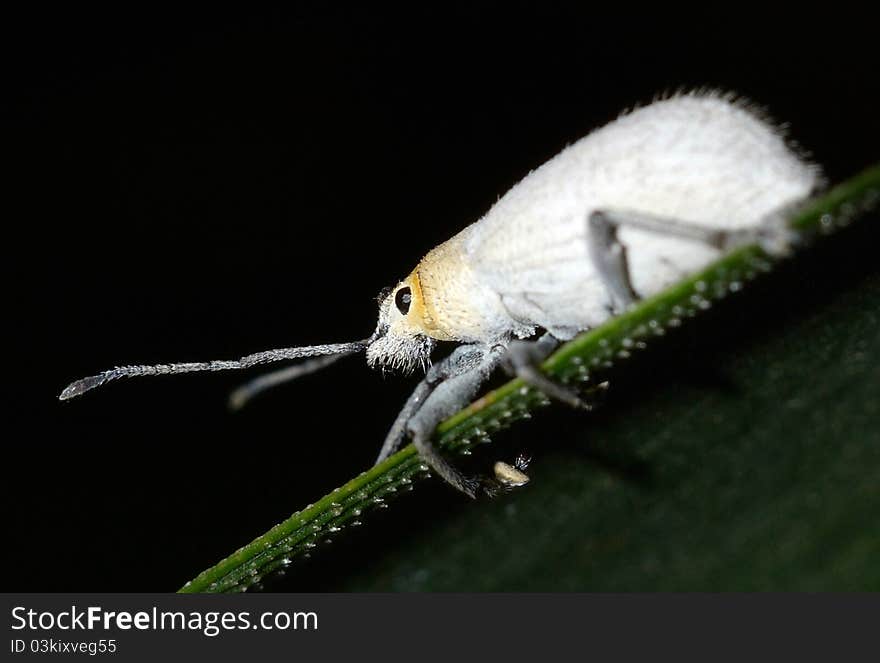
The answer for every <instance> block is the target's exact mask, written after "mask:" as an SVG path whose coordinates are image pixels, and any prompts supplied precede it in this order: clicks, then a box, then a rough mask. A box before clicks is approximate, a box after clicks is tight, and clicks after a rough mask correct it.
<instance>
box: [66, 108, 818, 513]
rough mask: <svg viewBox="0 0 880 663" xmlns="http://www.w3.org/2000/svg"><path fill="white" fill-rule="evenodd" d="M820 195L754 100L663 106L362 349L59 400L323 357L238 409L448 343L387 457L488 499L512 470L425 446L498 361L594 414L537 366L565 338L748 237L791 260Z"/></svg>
mask: <svg viewBox="0 0 880 663" xmlns="http://www.w3.org/2000/svg"><path fill="white" fill-rule="evenodd" d="M821 184H822V176H821V173H820V170H819V168H818V167H817V166H815V165H811V164H809V163H808V162H806V161H805V160H804V159H802V158H801V157H800V156H799V155H798V154H797V153H796V151H794V150H793V149H791V148H790V146H789V145H788V144H787V143H786V141H785V138H784V136H783V135H782V132H781V131H780V130H779V129H778V128H777V127H776V126H775V125H773V124H772V123H770V122H768V121H766V120H765V119H763V118H762V117H761V116H760V115H759V114H757V113H755V112H754V111H752V110H750V109H749V107H748V106H746V105H745V104H743V103H739V102H735V101H733V100H732V99H731V98H729V97H726V96H723V95H719V94H716V93H692V94H685V95H678V96H674V97H671V98H668V99H663V100H660V101H656V102H654V103H652V104H650V105H648V106H645V107H642V108H639V109H637V110H635V111H632V112H630V113H627V114H625V115H622V116H621V117H619V118H618V119H616V120H614V121H613V122H611V123H610V124H608V125H606V126H605V127H603V128H601V129H598V130H597V131H594V132H593V133H591V134H589V135H588V136H587V137H585V138H583V139H581V140H580V141H578V142H577V143H575V144H573V145H571V146H570V147H568V148H566V149H565V150H563V151H562V152H561V153H560V154H558V155H557V156H556V157H554V158H553V159H551V160H550V161H548V162H547V163H545V164H544V165H542V166H541V167H540V168H538V169H536V170H535V171H533V172H532V173H530V174H529V175H527V176H526V177H525V178H524V179H523V180H522V181H521V182H519V183H518V184H517V185H516V186H514V187H513V188H512V189H511V190H510V191H508V192H507V193H506V194H505V195H504V196H503V197H502V198H501V199H500V200H499V201H498V202H497V203H496V204H495V205H494V206H493V207H492V209H490V210H489V212H488V213H487V214H486V215H485V216H483V218H481V219H480V220H479V221H477V222H476V223H474V224H472V225H470V226H468V227H467V228H465V229H464V230H462V231H461V232H460V233H458V234H457V235H455V236H454V237H452V238H451V239H450V240H448V241H447V242H444V243H443V244H441V245H439V246H438V247H436V248H435V249H433V250H432V251H430V252H429V253H428V254H427V255H425V257H424V258H422V260H421V261H420V262H419V263H418V265H417V266H416V268H415V269H414V270H413V271H412V272H411V273H410V274H409V276H407V277H406V278H405V279H404V280H403V281H401V282H400V283H398V284H397V285H396V286H395V287H394V288H391V289H389V291H388V292H386V293H383V295H381V296H380V303H379V322H378V325H377V327H376V331H375V332H374V333H373V335H372V336H371V337H370V338H368V339H365V340H363V341H355V342H353V343H339V344H334V345H321V346H311V347H299V348H283V349H280V350H270V351H267V352H260V353H256V354H253V355H248V356H247V357H242V358H241V359H239V360H234V361H210V362H195V363H185V364H162V365H157V366H125V367H121V368H115V369H111V370H109V371H104V372H103V373H100V374H98V375H94V376H91V377H88V378H83V379H82V380H78V381H76V382H74V383H72V384H71V385H69V386H68V387H67V388H66V389H65V390H64V391H63V392H62V393H61V398H62V399H65V400H66V399H69V398H73V397H75V396H79V395H80V394H82V393H84V392H85V391H88V390H90V389H93V388H94V387H97V386H100V385H102V384H104V383H106V382H108V381H110V380H115V379H117V378H120V377H127V376H137V375H159V374H168V373H185V372H192V371H206V370H208V371H213V370H227V369H242V368H248V367H250V366H253V365H256V364H263V363H269V362H275V361H281V360H287V359H298V358H304V357H318V358H317V359H312V360H310V361H309V362H305V363H304V364H300V365H298V366H294V367H292V368H287V369H284V370H283V371H281V372H279V373H275V374H271V375H269V376H266V377H263V378H258V379H257V380H255V381H252V382H251V383H249V384H248V385H245V387H244V388H243V389H241V390H238V391H236V392H235V394H234V395H233V402H234V403H235V404H236V406H240V405H241V404H242V403H244V402H245V401H246V400H247V399H249V398H251V397H252V396H253V395H254V394H256V393H258V392H259V391H261V390H263V389H265V388H267V387H268V386H272V385H275V384H278V383H280V382H282V381H284V380H288V379H292V378H294V377H297V376H300V375H304V374H306V373H309V372H312V371H314V370H317V369H319V368H322V367H324V366H327V365H329V364H330V363H332V362H333V361H335V359H336V358H338V357H340V356H343V355H347V354H353V353H355V352H361V351H366V356H367V361H368V363H369V364H370V365H373V366H380V367H382V368H383V369H392V370H402V371H407V370H411V369H413V368H415V367H416V366H420V365H421V366H425V367H428V365H429V361H430V355H431V352H432V350H433V349H434V347H435V345H436V344H437V342H438V341H453V342H457V343H459V344H460V346H459V347H458V348H457V349H455V350H454V351H453V352H452V353H451V354H450V355H449V356H448V357H446V358H444V359H442V360H441V361H439V362H437V363H436V364H434V365H433V366H431V367H430V368H429V369H428V370H427V374H426V376H425V378H424V379H423V380H422V381H421V382H420V383H419V385H418V386H417V387H416V389H415V391H414V392H413V394H412V395H411V396H410V398H409V399H408V400H407V402H406V403H405V404H404V406H403V409H402V410H401V411H400V413H399V414H398V416H397V419H396V420H395V422H394V424H393V425H392V427H391V430H390V431H389V433H388V436H387V437H386V440H385V443H384V445H383V446H382V451H381V452H380V454H379V459H378V460H379V461H381V460H383V459H384V458H386V457H387V456H388V455H390V454H391V453H393V452H394V451H395V450H396V449H397V448H398V447H399V446H400V445H401V444H402V443H403V442H404V441H405V440H406V439H412V440H413V443H414V444H415V446H416V448H417V449H418V451H419V453H420V454H421V456H422V458H423V459H424V460H425V461H426V462H427V463H428V464H429V465H430V466H431V467H432V469H433V470H434V471H436V472H437V474H438V475H440V476H441V477H442V478H444V479H445V480H446V481H448V482H449V483H450V484H451V485H453V486H455V487H456V488H458V489H459V490H461V491H463V492H465V493H466V494H468V495H470V496H471V497H474V496H476V494H477V493H478V491H479V490H480V489H481V488H482V489H484V490H485V491H486V492H488V493H493V492H495V491H496V490H497V489H498V486H499V484H510V483H511V482H510V481H508V480H507V479H508V478H509V476H512V475H511V474H510V473H509V472H507V473H506V474H505V472H506V468H505V467H501V474H500V475H499V476H497V477H496V479H494V480H486V479H483V480H479V479H477V478H474V477H466V476H465V475H463V474H462V473H461V472H459V471H458V469H457V468H455V467H454V466H453V465H452V464H451V463H450V462H449V461H448V460H446V459H445V458H443V457H442V456H441V455H440V454H439V453H438V452H437V450H436V449H435V448H434V447H433V445H432V443H431V437H432V435H433V433H434V430H435V428H436V426H437V424H438V423H439V422H440V421H442V420H443V419H444V418H446V417H448V416H449V415H451V414H453V413H454V412H455V411H457V410H458V409H459V408H461V407H462V406H463V405H465V404H466V403H467V402H468V401H469V400H470V399H471V398H472V397H473V396H474V395H475V394H476V393H477V391H478V389H479V388H480V386H481V385H482V384H483V382H484V381H485V380H486V379H487V378H488V377H489V375H490V374H491V373H492V371H493V370H494V369H495V368H496V367H497V366H499V364H502V363H506V364H508V365H509V366H510V367H511V368H512V369H513V371H514V372H515V373H516V374H517V375H518V376H520V377H521V378H522V379H523V380H525V381H526V382H527V383H529V384H530V385H532V386H533V387H535V388H537V389H539V390H541V391H543V392H544V393H546V394H547V395H548V396H551V397H554V398H557V399H559V400H561V401H563V402H566V403H569V404H572V405H576V406H583V405H585V404H584V403H582V402H581V401H580V399H579V398H578V396H577V395H576V394H574V393H573V392H570V391H569V390H568V389H566V388H565V387H562V386H561V385H558V384H556V383H554V382H553V381H551V380H549V379H548V378H547V377H546V376H544V375H543V374H542V373H541V372H540V370H539V369H538V368H537V366H538V363H539V362H540V360H541V359H543V358H544V357H546V356H547V354H548V353H549V352H551V351H552V350H553V348H554V347H556V345H558V343H559V342H560V341H564V340H567V339H570V338H572V337H573V336H574V335H575V334H577V333H578V332H581V331H584V330H587V329H590V328H592V327H595V326H597V325H599V324H601V323H602V322H604V321H605V320H606V319H608V318H609V317H611V316H612V315H615V314H616V313H617V312H619V311H620V310H621V309H623V308H625V307H626V306H628V305H630V304H632V303H633V302H635V301H636V300H637V299H638V298H639V297H645V296H649V295H653V294H655V293H657V292H658V291H660V290H662V289H663V288H665V287H666V286H668V285H670V284H671V283H673V282H674V281H676V280H678V279H680V278H682V277H683V276H685V275H688V274H690V273H693V272H694V271H696V270H698V269H700V268H702V267H704V266H706V265H707V264H708V263H709V262H710V261H712V260H714V259H715V258H717V257H718V255H719V251H723V250H725V249H726V248H728V247H730V246H734V245H736V242H738V241H748V242H758V241H760V242H762V244H764V245H765V247H767V248H768V249H774V250H780V251H784V250H785V249H786V244H787V241H788V240H789V239H790V238H789V236H788V234H787V233H788V231H787V230H786V229H785V227H784V224H782V223H780V221H783V220H784V216H785V214H786V213H788V212H790V211H791V209H792V208H793V207H794V206H795V205H797V204H798V203H800V202H802V201H803V200H805V199H806V198H807V197H808V196H809V195H810V194H811V193H813V191H814V190H815V189H816V188H817V187H819V186H820V185H821ZM538 328H543V329H545V330H546V333H545V334H544V335H542V336H541V337H540V338H539V339H537V340H534V341H524V340H519V339H526V338H529V337H531V336H533V335H534V334H535V332H536V331H537V329H538ZM523 476H525V475H523ZM525 480H527V477H526V479H525ZM519 482H520V483H522V482H523V480H522V477H520V478H519ZM513 483H517V482H516V481H514V482H513Z"/></svg>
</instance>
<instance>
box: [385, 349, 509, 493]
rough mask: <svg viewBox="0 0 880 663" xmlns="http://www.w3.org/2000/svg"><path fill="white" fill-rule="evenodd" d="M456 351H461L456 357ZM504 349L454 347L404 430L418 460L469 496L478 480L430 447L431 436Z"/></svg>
mask: <svg viewBox="0 0 880 663" xmlns="http://www.w3.org/2000/svg"><path fill="white" fill-rule="evenodd" d="M459 350H461V351H462V354H461V355H459V356H458V357H456V353H457V352H458V351H459ZM506 351H507V349H506V347H504V346H500V345H499V346H464V347H462V348H458V350H456V351H455V352H453V354H452V355H450V356H449V358H448V359H447V362H448V364H447V366H446V367H445V369H444V372H445V373H446V374H447V375H448V377H447V378H446V379H444V380H443V381H442V382H439V383H438V384H437V385H436V387H435V388H434V389H433V391H431V393H430V395H429V396H428V397H427V398H426V399H425V400H424V402H423V403H422V406H421V407H420V408H419V409H418V410H417V411H416V412H415V414H414V415H413V416H412V417H410V418H409V420H408V421H407V423H406V432H407V434H408V435H409V436H410V437H412V441H413V444H414V445H415V447H416V449H417V450H418V452H419V455H420V456H421V457H422V459H424V461H425V462H426V463H427V464H428V465H429V466H430V467H431V469H433V470H434V472H436V473H437V474H438V475H439V476H441V477H442V478H443V479H444V480H445V481H446V482H447V483H449V484H450V485H451V486H453V487H454V488H457V489H458V490H460V491H461V492H463V493H464V494H466V495H468V496H469V497H472V498H473V497H476V496H477V491H478V489H479V487H480V485H481V482H480V480H479V479H478V478H476V477H467V476H465V475H464V474H463V473H462V472H461V471H460V470H459V469H458V468H456V467H455V466H454V465H453V464H452V463H451V462H449V461H448V460H446V459H445V458H444V457H443V456H442V455H441V454H440V453H439V452H438V451H437V449H436V448H435V447H434V445H433V444H432V442H431V438H432V437H433V435H434V431H435V429H436V428H437V425H438V424H439V423H440V422H441V421H443V420H444V419H446V418H448V417H450V416H451V415H453V414H455V413H456V412H458V411H459V410H460V409H461V408H462V407H464V406H465V405H467V404H468V403H469V402H470V401H471V400H472V399H473V397H474V396H475V395H476V393H477V390H478V389H479V388H480V385H482V384H483V382H485V381H486V379H487V378H488V377H489V375H490V374H491V373H492V371H493V370H494V369H495V367H496V366H497V365H498V363H499V362H500V361H501V359H502V357H504V355H505V353H506ZM474 352H476V353H477V354H476V355H475V354H474ZM398 418H399V417H398ZM392 430H393V429H392Z"/></svg>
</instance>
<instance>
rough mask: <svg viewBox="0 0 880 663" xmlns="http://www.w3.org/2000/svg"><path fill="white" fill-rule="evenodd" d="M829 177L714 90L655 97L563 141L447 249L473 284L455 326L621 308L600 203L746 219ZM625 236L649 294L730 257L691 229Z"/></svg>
mask: <svg viewBox="0 0 880 663" xmlns="http://www.w3.org/2000/svg"><path fill="white" fill-rule="evenodd" d="M821 181H822V178H821V174H820V170H819V168H818V167H816V166H813V165H810V164H808V163H806V162H805V161H804V160H803V159H801V158H800V157H799V156H798V155H797V154H796V153H795V152H794V151H793V150H792V149H790V148H789V146H788V145H787V144H786V142H785V140H784V138H783V137H782V135H781V132H780V131H779V130H778V129H777V128H776V127H775V126H773V125H771V124H769V123H767V122H765V121H764V120H763V119H761V118H760V117H759V116H758V115H756V114H755V113H754V112H752V111H751V110H749V109H748V107H746V106H744V105H742V104H739V103H735V102H731V101H729V100H728V99H726V98H725V97H722V96H719V95H717V94H711V93H710V94H691V95H684V96H677V97H672V98H670V99H665V100H662V101H658V102H655V103H653V104H651V105H649V106H645V107H642V108H639V109H638V110H635V111H633V112H631V113H628V114H626V115H623V116H621V117H620V118H618V119H617V120H615V121H613V122H611V123H610V124H608V125H606V126H604V127H603V128H601V129H598V130H596V131H594V132H593V133H591V134H589V135H588V136H586V137H585V138H583V139H581V140H579V141H578V142H576V143H574V144H573V145H571V146H569V147H568V148H566V149H565V150H563V151H562V152H560V153H559V154H558V155H557V156H555V157H553V158H552V159H551V160H550V161H548V162H546V163H545V164H543V165H542V166H541V167H539V168H538V169H536V170H534V171H533V172H531V173H530V174H529V175H527V176H526V177H525V178H524V179H523V180H522V181H520V182H519V183H518V184H516V185H515V186H514V187H513V188H512V189H510V190H509V191H508V192H507V193H506V194H505V195H504V196H503V197H502V198H501V199H500V200H499V201H498V202H497V203H496V204H495V205H494V206H493V207H492V208H491V209H490V210H489V212H488V213H487V214H486V215H485V216H484V217H483V218H481V219H480V220H479V221H477V222H476V223H473V224H472V225H470V226H468V227H467V228H465V229H464V230H463V231H462V232H461V233H459V234H458V235H456V236H455V237H453V238H452V239H451V240H449V242H447V243H446V245H442V246H441V247H438V249H435V251H442V252H443V253H447V252H448V251H449V250H450V249H453V247H454V251H455V252H457V253H459V254H460V262H461V264H460V265H457V266H456V268H455V271H456V272H457V274H458V279H455V278H450V279H449V282H450V283H453V282H455V281H456V280H460V281H461V286H460V287H459V288H455V289H454V290H453V288H451V287H450V286H447V289H448V290H449V293H448V294H447V302H445V303H444V308H445V310H446V311H448V314H449V315H450V316H452V315H453V314H457V316H458V318H460V319H464V320H466V322H464V323H463V322H461V321H458V322H456V326H457V327H459V328H468V327H473V328H475V329H477V330H479V333H480V336H481V337H482V339H481V340H488V339H491V338H501V337H504V336H507V335H511V334H513V335H515V336H518V337H525V336H528V335H530V334H531V333H532V332H533V330H534V327H536V326H539V327H543V328H545V329H547V330H549V331H550V332H552V333H553V335H554V336H556V337H557V338H559V339H561V340H566V339H569V338H571V337H572V336H574V335H575V334H577V333H578V332H580V331H583V330H585V329H589V328H591V327H595V326H597V325H599V324H601V323H602V322H604V321H605V320H606V319H607V318H608V317H609V316H610V315H611V309H612V307H611V301H610V298H609V293H608V290H607V288H606V287H605V285H604V283H603V281H602V279H601V278H600V275H599V274H598V272H597V269H596V266H595V264H594V263H593V261H591V260H590V256H589V251H588V238H587V233H588V228H587V223H586V219H587V217H588V215H589V214H590V212H591V211H594V210H600V209H602V210H631V211H638V212H645V213H650V214H652V215H655V216H660V217H669V218H672V219H678V220H681V221H686V222H690V223H693V224H696V225H703V226H706V227H707V228H715V229H717V228H724V229H730V230H734V229H745V228H749V227H756V226H758V225H759V224H761V223H765V222H766V221H767V219H768V217H769V216H770V215H772V214H775V213H777V212H781V211H784V210H786V209H787V208H789V207H790V206H791V205H793V204H795V203H797V202H799V201H802V200H803V199H804V198H806V197H807V196H808V195H809V194H810V193H811V192H812V191H813V190H814V189H815V188H816V187H817V186H818V185H819V184H820V183H821ZM619 239H620V241H621V243H622V244H624V245H625V246H626V247H627V250H628V255H629V267H630V273H631V277H632V283H633V286H634V288H635V290H636V292H638V293H639V294H640V295H641V296H643V297H644V296H649V295H652V294H654V293H656V292H659V291H660V290H662V289H663V288H665V287H666V286H668V285H670V284H671V283H673V282H674V281H676V280H678V279H680V278H681V277H682V276H683V275H684V274H687V273H689V272H694V271H696V270H698V269H699V268H701V267H704V266H705V265H706V264H708V263H709V262H710V261H711V260H713V259H715V258H717V256H718V251H717V250H715V249H713V248H711V247H709V246H705V245H702V244H699V243H697V242H694V241H693V240H688V239H681V238H677V237H669V236H663V235H661V234H658V233H656V232H649V231H645V230H641V229H636V228H628V227H624V228H621V230H620V233H619ZM430 256H431V254H429V257H430ZM463 267H465V268H467V269H466V270H465V269H462V268H463ZM467 270H469V271H470V272H471V273H469V274H467V273H466V271H467ZM452 292H460V298H453V297H452V296H451V294H452ZM487 311H488V312H491V313H492V314H491V315H488V316H487V315H486V312H487ZM460 340H469V339H467V338H461V337H460Z"/></svg>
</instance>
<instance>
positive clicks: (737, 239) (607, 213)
mask: <svg viewBox="0 0 880 663" xmlns="http://www.w3.org/2000/svg"><path fill="white" fill-rule="evenodd" d="M777 216H778V215H771V216H770V217H768V219H767V222H765V223H762V224H759V225H758V226H757V227H754V228H744V229H737V230H726V229H721V228H707V227H706V226H702V225H699V224H696V223H692V222H688V221H682V220H681V219H673V218H668V217H661V216H654V215H652V214H645V213H643V212H632V211H628V210H596V211H594V212H592V213H591V214H590V216H589V219H588V221H587V225H588V234H587V237H588V239H587V241H588V242H589V251H590V257H591V259H592V260H593V262H594V264H595V265H596V269H597V271H598V272H599V276H600V278H601V279H602V281H603V282H604V283H605V286H606V287H607V288H608V291H609V292H610V294H611V297H612V299H613V300H614V304H615V305H616V306H617V307H619V308H626V307H627V306H629V305H631V304H633V303H635V302H636V301H638V299H639V295H638V293H636V292H635V290H634V289H633V286H632V281H631V280H630V273H629V264H628V262H627V253H626V247H624V246H623V244H621V243H620V241H619V240H618V238H617V231H618V230H619V229H620V227H621V226H628V227H630V228H638V229H639V230H644V231H647V232H652V233H656V234H658V235H666V236H667V237H678V238H681V239H690V240H693V241H695V242H700V243H702V244H707V245H708V246H711V247H713V248H715V249H718V250H720V251H723V250H727V249H730V248H733V247H734V246H739V245H742V244H745V243H749V242H757V243H760V244H761V245H762V246H763V247H764V248H765V250H768V251H770V252H772V253H785V252H786V250H787V249H786V247H787V246H788V245H789V244H790V243H791V241H792V239H793V238H792V237H791V236H790V235H786V236H785V237H782V235H784V234H785V233H786V231H785V229H784V228H783V227H782V226H781V225H780V224H778V223H771V222H773V221H774V220H775V219H776V218H777Z"/></svg>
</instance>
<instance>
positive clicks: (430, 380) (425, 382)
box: [376, 345, 486, 465]
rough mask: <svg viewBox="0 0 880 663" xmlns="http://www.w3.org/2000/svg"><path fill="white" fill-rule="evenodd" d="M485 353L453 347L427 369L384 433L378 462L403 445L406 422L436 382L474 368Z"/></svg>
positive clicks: (479, 348)
mask: <svg viewBox="0 0 880 663" xmlns="http://www.w3.org/2000/svg"><path fill="white" fill-rule="evenodd" d="M485 354H486V350H485V349H484V348H483V347H481V346H473V345H462V346H459V347H457V348H456V349H455V350H453V351H452V353H451V354H450V355H449V356H448V357H446V358H444V359H442V360H441V361H438V362H437V363H436V364H434V365H433V366H431V368H429V369H428V372H427V373H426V374H425V377H424V379H422V381H421V382H419V383H418V384H417V385H416V388H415V389H414V390H413V392H412V394H410V396H409V398H407V399H406V403H404V405H403V407H402V408H401V410H400V412H399V413H398V414H397V418H396V419H395V420H394V423H393V424H391V429H390V430H389V431H388V434H387V435H386V436H385V442H384V443H383V444H382V450H381V451H380V452H379V457H378V458H377V459H376V464H377V465H378V464H379V463H381V462H382V461H383V460H385V459H386V458H388V457H389V456H390V455H391V454H393V453H394V452H395V451H397V450H398V449H400V447H402V446H403V443H404V442H405V440H406V436H407V434H408V431H407V424H408V423H409V421H410V419H412V418H413V417H414V416H415V414H416V412H418V411H419V409H420V408H421V407H422V405H423V404H424V403H425V400H426V399H427V398H428V396H430V395H431V393H432V392H433V391H434V389H436V387H437V385H439V384H440V383H441V382H443V381H444V380H448V379H449V378H453V377H455V376H457V375H460V374H461V373H464V372H466V371H469V370H472V369H473V368H474V367H475V366H477V365H478V364H479V363H480V362H481V361H482V360H483V357H484V356H485Z"/></svg>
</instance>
